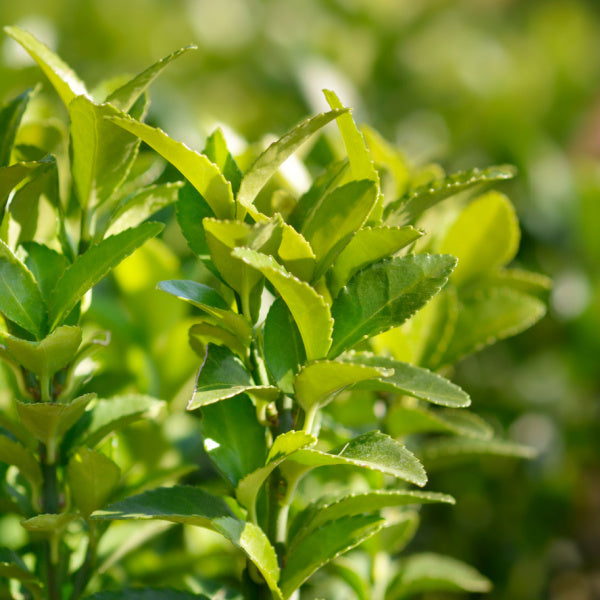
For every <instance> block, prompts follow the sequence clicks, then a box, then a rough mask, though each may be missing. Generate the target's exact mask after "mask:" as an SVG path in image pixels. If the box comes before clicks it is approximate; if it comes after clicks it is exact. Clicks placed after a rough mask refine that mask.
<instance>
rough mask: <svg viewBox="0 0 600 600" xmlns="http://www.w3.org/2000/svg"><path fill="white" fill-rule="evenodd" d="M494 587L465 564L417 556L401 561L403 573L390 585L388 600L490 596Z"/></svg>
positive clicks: (430, 554)
mask: <svg viewBox="0 0 600 600" xmlns="http://www.w3.org/2000/svg"><path fill="white" fill-rule="evenodd" d="M491 589H492V584H491V582H490V581H489V579H487V578H486V577H484V576H483V575H481V573H479V572H478V571H476V570H475V569H474V568H473V567H470V566H469V565H467V564H465V563H463V562H462V561H459V560H456V559H454V558H450V557H449V556H442V555H440V554H433V553H429V552H427V553H422V554H413V555H411V556H408V557H407V558H405V559H403V560H402V561H400V567H399V572H398V574H397V575H396V577H395V578H394V580H393V581H392V583H391V584H390V586H389V588H388V591H387V594H386V599H388V600H400V599H401V598H408V597H410V596H413V595H414V594H421V593H425V592H436V591H441V592H442V591H443V592H460V591H465V592H473V593H477V592H478V593H486V592H489V591H490V590H491Z"/></svg>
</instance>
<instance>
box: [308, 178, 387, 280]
mask: <svg viewBox="0 0 600 600" xmlns="http://www.w3.org/2000/svg"><path fill="white" fill-rule="evenodd" d="M376 199H377V187H376V185H375V184H374V183H373V182H372V181H370V180H366V179H363V180H361V181H351V182H350V183H347V184H346V185H343V186H341V187H338V188H336V189H335V190H333V192H331V193H330V194H328V195H327V196H325V197H324V198H323V201H322V202H321V203H320V205H319V207H318V209H316V210H315V211H314V212H313V213H312V214H311V215H310V216H309V218H308V219H307V220H306V221H305V222H304V225H303V226H302V231H301V233H302V235H303V236H304V237H305V238H306V239H307V240H308V242H309V244H310V246H311V248H312V249H313V251H314V253H315V256H316V257H317V267H316V272H315V277H316V278H318V277H320V275H322V274H323V273H324V272H325V271H326V270H327V268H328V267H329V266H330V265H331V263H332V262H333V261H334V260H335V258H336V257H337V255H338V254H339V253H340V252H341V251H342V250H343V248H344V247H345V246H346V245H347V244H348V242H349V241H350V240H351V239H352V236H354V234H355V233H356V232H357V231H358V230H359V229H360V228H361V227H362V225H363V224H364V223H365V221H366V220H367V217H368V216H369V214H370V213H371V209H372V208H373V206H374V204H375V201H376Z"/></svg>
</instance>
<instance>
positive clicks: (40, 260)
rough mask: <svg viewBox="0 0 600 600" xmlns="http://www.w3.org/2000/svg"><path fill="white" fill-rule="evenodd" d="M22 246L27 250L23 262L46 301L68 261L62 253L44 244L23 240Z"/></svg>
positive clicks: (65, 268)
mask: <svg viewBox="0 0 600 600" xmlns="http://www.w3.org/2000/svg"><path fill="white" fill-rule="evenodd" d="M22 246H23V248H24V249H25V251H26V252H27V258H26V259H25V264H26V265H27V267H28V268H29V270H30V271H31V273H32V274H33V276H34V278H35V280H36V281H37V283H38V285H39V287H40V290H41V292H42V296H43V297H44V300H46V301H47V300H48V299H49V298H50V294H51V292H52V290H53V289H54V287H55V286H56V283H57V282H58V280H59V279H60V278H61V277H62V276H63V274H64V272H65V271H66V270H67V267H68V266H69V261H68V260H67V259H66V257H65V256H64V255H62V254H60V253H58V252H57V251H56V250H53V249H52V248H49V247H48V246H46V245H44V244H38V243H37V242H23V244H22Z"/></svg>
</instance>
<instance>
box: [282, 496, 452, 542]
mask: <svg viewBox="0 0 600 600" xmlns="http://www.w3.org/2000/svg"><path fill="white" fill-rule="evenodd" d="M436 502H445V503H447V504H454V503H455V500H454V498H453V497H452V496H448V495H447V494H440V493H436V492H421V491H412V490H373V491H369V492H361V493H353V494H348V495H345V496H341V497H339V498H335V499H331V498H325V499H323V500H320V501H318V502H315V503H313V504H309V505H308V506H307V507H306V508H305V509H304V510H303V511H301V512H300V513H298V515H297V516H296V518H295V520H294V523H293V525H292V528H291V531H292V533H293V535H292V537H291V540H290V546H294V545H295V543H296V542H297V540H299V539H301V538H303V537H304V536H305V535H306V534H307V533H310V532H312V531H316V530H318V529H319V528H320V527H322V526H323V525H324V524H325V523H327V522H329V521H336V520H337V519H342V518H344V517H353V516H356V515H361V514H369V513H375V512H377V511H379V510H381V509H383V508H388V507H391V506H411V505H417V504H430V503H436Z"/></svg>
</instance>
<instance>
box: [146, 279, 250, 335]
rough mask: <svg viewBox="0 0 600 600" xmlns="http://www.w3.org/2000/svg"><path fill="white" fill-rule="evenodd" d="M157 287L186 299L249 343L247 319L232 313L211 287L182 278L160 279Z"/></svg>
mask: <svg viewBox="0 0 600 600" xmlns="http://www.w3.org/2000/svg"><path fill="white" fill-rule="evenodd" d="M157 287H158V289H159V290H162V291H163V292H167V294H171V295H172V296H176V297H177V298H181V299H182V300H186V301H187V302H189V303H190V304H193V305H194V306H197V307H198V308H200V309H202V310H203V311H204V312H206V313H207V314H209V315H210V316H211V317H213V318H214V319H216V320H217V321H218V322H219V323H220V324H221V325H223V327H225V328H226V329H227V330H229V331H231V333H234V334H235V335H236V336H237V337H239V338H240V340H241V341H242V343H243V344H244V345H249V344H250V340H251V338H252V327H251V326H250V324H249V323H248V321H246V319H245V318H244V317H243V316H242V315H239V314H237V313H234V312H233V311H232V310H231V309H230V307H229V306H228V305H227V303H226V302H225V300H223V298H222V297H221V296H220V295H219V294H218V293H217V292H216V291H215V290H213V289H212V288H211V287H209V286H207V285H204V284H202V283H197V282H195V281H188V280H183V279H171V280H167V281H160V282H159V283H158V285H157Z"/></svg>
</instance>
